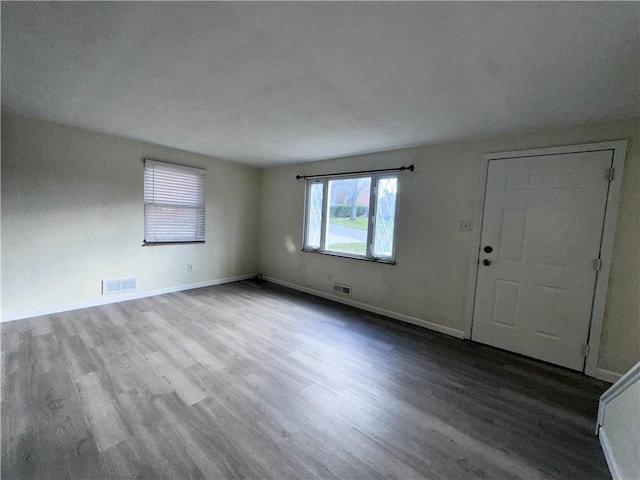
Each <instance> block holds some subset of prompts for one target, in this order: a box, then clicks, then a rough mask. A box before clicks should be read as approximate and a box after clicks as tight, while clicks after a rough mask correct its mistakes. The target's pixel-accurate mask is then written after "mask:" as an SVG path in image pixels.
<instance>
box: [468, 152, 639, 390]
mask: <svg viewBox="0 0 640 480" xmlns="http://www.w3.org/2000/svg"><path fill="white" fill-rule="evenodd" d="M627 143H628V140H615V141H611V142H598V143H587V144H580V145H564V146H558V147H548V148H536V149H533V150H516V151H510V152H500V153H488V154H485V155H483V156H482V162H481V166H480V178H479V182H478V197H477V198H478V199H479V200H480V201H479V202H478V208H477V209H476V212H475V218H476V221H475V222H474V223H475V224H476V225H477V226H478V228H476V229H475V235H474V239H473V250H472V254H471V260H470V262H471V264H470V266H469V268H470V275H469V290H468V292H469V293H468V298H467V309H466V311H467V315H466V317H467V322H466V327H465V331H464V338H465V339H467V340H470V339H471V331H472V329H473V316H474V309H475V300H476V285H477V281H478V267H479V261H480V240H481V236H482V221H483V218H484V203H485V199H486V193H487V174H488V171H489V161H490V160H507V159H516V158H527V157H539V156H546V155H559V154H564V153H584V152H594V151H602V150H611V151H613V163H612V167H613V168H614V169H615V170H614V176H613V180H611V182H610V183H609V190H608V193H607V205H606V208H605V213H604V225H603V230H602V241H601V244H600V259H601V260H602V265H601V269H600V272H599V273H598V275H597V277H596V285H595V291H594V296H593V306H592V309H591V320H590V328H589V338H588V346H589V350H588V354H587V356H586V361H585V365H584V369H583V372H584V373H585V374H586V375H589V376H591V377H595V378H599V379H601V380H605V381H609V382H610V381H615V380H616V379H615V378H612V377H613V376H614V375H612V372H608V371H606V370H602V369H599V368H598V354H599V352H600V337H601V335H602V322H603V320H604V310H605V304H606V299H607V287H608V283H609V273H610V270H611V260H612V258H613V242H614V238H615V233H616V221H617V219H618V204H619V203H620V190H621V186H622V173H623V170H624V159H625V154H626V151H627ZM605 174H606V172H603V175H605Z"/></svg>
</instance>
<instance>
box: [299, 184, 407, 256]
mask: <svg viewBox="0 0 640 480" xmlns="http://www.w3.org/2000/svg"><path fill="white" fill-rule="evenodd" d="M399 181H400V175H399V174H398V173H392V174H388V173H385V174H372V175H361V176H336V177H326V178H321V179H308V180H307V198H306V200H307V202H306V211H305V228H304V250H305V251H312V252H318V253H329V254H334V255H340V256H346V257H353V258H362V259H368V260H378V261H386V262H389V263H393V262H394V261H395V253H396V252H395V238H396V212H397V208H396V206H397V196H398V186H399Z"/></svg>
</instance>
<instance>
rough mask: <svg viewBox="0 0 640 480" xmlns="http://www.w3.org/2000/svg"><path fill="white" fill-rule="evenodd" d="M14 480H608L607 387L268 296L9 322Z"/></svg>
mask: <svg viewBox="0 0 640 480" xmlns="http://www.w3.org/2000/svg"><path fill="white" fill-rule="evenodd" d="M1 331H2V478H3V479H14V478H15V479H30V478H48V479H64V478H73V479H96V478H123V479H127V478H131V479H133V478H136V479H141V478H197V479H204V478H265V479H266V478H274V479H276V478H277V479H280V478H328V479H330V478H354V479H356V478H358V479H360V478H362V479H365V478H366V479H368V478H372V479H376V478H402V479H408V478H425V477H426V478H433V479H440V478H443V479H458V478H487V479H498V478H525V479H535V478H571V479H580V478H610V477H609V473H608V470H607V467H606V463H605V460H604V457H603V455H602V453H601V450H600V447H599V444H598V440H597V438H596V437H595V435H594V426H595V417H596V410H597V401H598V397H599V395H600V394H601V393H602V392H603V391H604V390H605V389H606V387H607V384H605V383H603V382H599V381H596V380H593V379H590V378H588V377H585V376H582V375H579V374H576V373H573V372H569V371H566V370H563V369H560V368H555V367H552V366H549V365H547V364H544V363H540V362H536V361H533V360H529V359H526V358H523V357H520V356H517V355H513V354H510V353H507V352H502V351H499V350H496V349H493V348H490V347H486V346H482V345H478V344H474V343H471V342H468V341H462V340H457V339H454V338H450V337H447V336H444V335H440V334H437V333H434V332H431V331H428V330H424V329H421V328H418V327H414V326H411V325H406V324H402V323H399V322H395V321H393V320H389V319H386V318H384V317H380V316H377V315H373V314H369V313H366V312H363V311H359V310H356V309H352V308H348V307H345V306H343V305H339V304H335V303H332V302H328V301H325V300H321V299H318V298H315V297H311V296H308V295H304V294H301V293H298V292H295V291H292V290H288V289H284V288H281V287H277V286H274V285H271V284H267V283H262V284H261V283H256V282H253V281H246V282H239V283H234V284H228V285H221V286H216V287H209V288H202V289H198V290H191V291H187V292H181V293H174V294H168V295H162V296H157V297H151V298H146V299H141V300H135V301H128V302H122V303H118V304H111V305H105V306H102V307H94V308H87V309H84V310H76V311H72V312H67V313H62V314H56V315H48V316H43V317H38V318H32V319H28V320H19V321H16V322H10V323H5V324H3V325H2V327H1Z"/></svg>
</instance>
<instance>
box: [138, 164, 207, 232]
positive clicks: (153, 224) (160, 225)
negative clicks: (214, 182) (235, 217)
mask: <svg viewBox="0 0 640 480" xmlns="http://www.w3.org/2000/svg"><path fill="white" fill-rule="evenodd" d="M206 174H207V172H206V170H202V169H200V168H192V167H183V166H181V165H173V164H170V163H163V162H156V161H155V160H148V159H146V160H145V161H144V244H145V245H154V244H162V243H192V242H204V230H205V228H204V223H205V217H204V212H205V208H204V207H205V205H204V180H205V177H206Z"/></svg>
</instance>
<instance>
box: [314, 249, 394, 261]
mask: <svg viewBox="0 0 640 480" xmlns="http://www.w3.org/2000/svg"><path fill="white" fill-rule="evenodd" d="M301 251H302V252H307V253H318V254H320V255H328V256H330V257H340V258H350V259H352V260H364V261H365V262H373V263H383V264H385V265H395V264H396V261H395V260H391V259H384V258H369V257H362V256H360V255H349V254H348V253H340V252H329V251H326V250H312V249H310V248H303V249H302V250H301Z"/></svg>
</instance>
